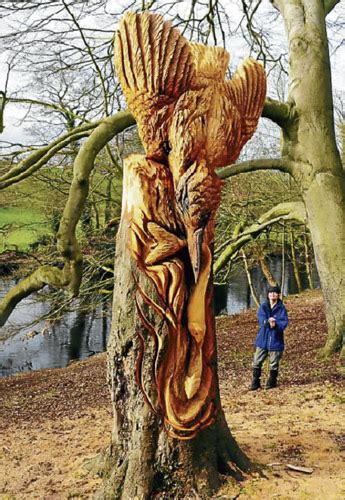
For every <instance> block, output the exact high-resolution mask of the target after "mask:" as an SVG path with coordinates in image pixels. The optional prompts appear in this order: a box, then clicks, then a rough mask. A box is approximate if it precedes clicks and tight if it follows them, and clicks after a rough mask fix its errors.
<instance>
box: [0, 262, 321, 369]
mask: <svg viewBox="0 0 345 500" xmlns="http://www.w3.org/2000/svg"><path fill="white" fill-rule="evenodd" d="M270 269H271V271H272V274H273V275H274V277H275V278H276V279H277V280H278V281H279V282H281V277H282V262H281V259H280V258H279V257H275V258H273V259H271V262H270ZM300 271H301V278H302V285H303V287H304V288H307V285H308V283H307V278H306V274H305V272H304V270H303V268H301V269H300ZM315 274H316V273H315ZM314 280H315V283H316V286H317V284H318V279H317V276H314ZM252 281H253V285H254V289H255V291H256V294H257V296H258V298H259V300H260V301H262V300H263V299H264V298H265V296H266V290H267V285H266V281H265V279H264V277H263V274H262V272H261V269H260V268H255V269H253V270H252ZM283 281H284V287H283V292H284V295H288V294H292V293H297V291H298V289H297V284H296V281H295V277H294V274H293V269H292V264H291V263H290V262H286V263H285V265H284V280H283ZM13 284H14V282H13V281H9V280H5V279H3V280H1V279H0V298H1V297H2V296H3V295H4V294H5V293H6V292H7V290H9V289H10V288H11V286H13ZM251 307H256V305H255V302H254V301H253V298H252V297H251V293H250V289H249V286H248V281H247V277H246V275H245V272H244V271H243V270H242V269H240V268H239V269H237V270H235V271H234V272H233V274H232V275H231V277H230V284H229V285H220V286H216V287H215V312H216V314H217V315H219V314H236V313H239V312H241V311H243V310H245V309H248V308H251ZM49 309H50V305H49V303H48V302H47V301H45V300H42V297H40V294H39V293H37V294H35V295H33V296H31V297H27V298H26V299H24V300H23V301H22V302H21V303H20V304H18V306H17V307H16V309H15V310H14V311H13V313H12V315H11V317H10V320H9V322H8V324H6V325H5V327H3V328H2V330H1V337H5V336H7V335H10V334H11V333H13V332H17V333H16V334H15V335H14V336H13V335H12V336H10V337H9V338H8V339H7V340H5V341H0V375H2V376H4V375H10V374H13V373H16V372H20V371H28V370H37V369H40V368H57V367H63V366H66V365H67V364H68V363H69V362H70V361H71V360H73V359H84V358H86V357H88V356H91V355H92V354H94V353H98V352H102V351H105V350H106V345H107V339H108V335H109V330H110V314H111V311H110V309H111V305H110V304H107V303H104V304H103V305H101V306H99V307H98V308H96V309H91V310H90V311H87V312H84V311H81V310H75V311H73V312H70V313H67V314H65V315H64V317H63V319H61V320H60V321H58V322H55V323H52V324H49V323H47V322H40V323H37V324H34V325H31V326H27V325H29V324H30V323H31V324H33V323H34V322H35V320H36V319H37V318H39V317H42V316H43V315H45V314H46V313H48V312H49ZM76 309H77V308H76Z"/></svg>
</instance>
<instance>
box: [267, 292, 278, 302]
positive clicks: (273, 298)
mask: <svg viewBox="0 0 345 500" xmlns="http://www.w3.org/2000/svg"><path fill="white" fill-rule="evenodd" d="M268 298H269V299H270V300H271V301H272V302H277V300H278V298H279V293H277V292H269V293H268Z"/></svg>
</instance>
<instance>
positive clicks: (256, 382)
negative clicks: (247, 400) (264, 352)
mask: <svg viewBox="0 0 345 500" xmlns="http://www.w3.org/2000/svg"><path fill="white" fill-rule="evenodd" d="M260 377H261V368H253V380H252V383H251V386H250V387H249V390H250V391H256V390H257V389H260V387H261V384H260Z"/></svg>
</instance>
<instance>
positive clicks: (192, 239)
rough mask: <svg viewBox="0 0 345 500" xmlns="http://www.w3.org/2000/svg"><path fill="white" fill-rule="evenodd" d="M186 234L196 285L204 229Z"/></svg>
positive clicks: (199, 268)
mask: <svg viewBox="0 0 345 500" xmlns="http://www.w3.org/2000/svg"><path fill="white" fill-rule="evenodd" d="M187 233H188V234H187V243H188V253H189V257H190V261H191V264H192V268H193V274H194V279H195V283H197V281H198V278H199V274H200V270H201V264H202V262H201V260H202V252H201V250H202V242H203V235H204V228H203V227H200V228H199V229H196V230H195V231H191V232H189V231H188V232H187Z"/></svg>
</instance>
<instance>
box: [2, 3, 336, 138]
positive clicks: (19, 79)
mask: <svg viewBox="0 0 345 500" xmlns="http://www.w3.org/2000/svg"><path fill="white" fill-rule="evenodd" d="M127 3H128V2H126V1H125V0H109V1H108V11H109V12H118V10H119V7H120V6H123V7H124V6H125V5H126V4H127ZM235 3H236V2H235ZM266 3H267V7H265V2H263V9H265V8H270V9H271V7H269V6H268V5H269V3H268V2H266ZM188 5H189V2H186V1H182V2H175V4H174V10H175V11H177V12H179V13H180V14H183V13H184V12H185V11H186V6H188ZM230 14H231V17H232V20H233V21H236V22H239V20H240V13H239V9H238V8H236V9H233V10H232V11H231V12H230ZM32 15H33V16H34V15H35V14H34V13H33V14H32ZM341 15H343V16H344V15H345V6H344V3H343V2H342V3H341V4H339V5H338V6H337V7H336V9H335V10H334V12H333V13H331V15H330V16H329V18H330V20H331V21H333V20H334V19H335V18H336V17H337V16H341ZM109 20H110V22H111V16H108V19H107V21H108V26H107V27H109ZM99 23H100V19H99V18H94V17H92V16H89V17H87V18H84V19H83V27H88V28H93V27H94V26H95V27H98V26H99ZM115 28H116V24H115V23H114V29H115ZM6 29H11V26H10V24H8V23H6V19H5V20H2V33H4V30H6ZM279 29H281V27H279V28H278V30H279ZM104 36H108V35H104ZM272 36H273V33H272ZM275 36H277V35H275ZM278 43H280V44H281V45H282V47H284V49H285V50H286V45H285V38H284V37H281V39H280V40H279V41H278ZM339 44H340V36H339V35H338V40H337V41H336V45H337V50H336V52H333V53H332V50H333V49H334V47H333V48H331V56H332V58H331V62H332V80H333V85H334V87H335V89H336V91H337V92H338V93H339V92H344V90H345V89H344V80H345V45H342V46H340V47H339ZM237 47H240V42H239V40H238V38H236V39H235V38H232V39H231V52H232V53H233V54H235V62H237V61H236V55H237V54H240V57H241V58H242V57H243V56H244V55H245V54H244V51H245V50H246V49H243V48H242V49H240V48H239V49H237ZM233 54H232V55H233ZM8 57H9V54H8V52H1V53H0V90H3V89H4V85H5V79H6V74H7V67H6V61H7V59H8ZM23 83H28V78H27V76H26V75H25V74H24V73H22V72H21V73H19V72H13V73H12V74H11V77H10V81H9V86H8V93H9V94H12V93H13V92H15V91H16V90H18V89H19V88H21V86H22V85H23ZM27 113H28V108H24V107H21V106H16V105H13V104H11V105H10V104H8V105H7V108H6V110H5V131H4V133H3V134H2V135H1V137H0V139H1V141H10V142H18V143H27V144H29V143H30V142H32V137H31V135H30V132H28V131H27V130H26V127H25V125H24V124H23V122H22V121H23V119H24V118H25V117H26V116H27ZM0 147H1V145H0Z"/></svg>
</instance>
